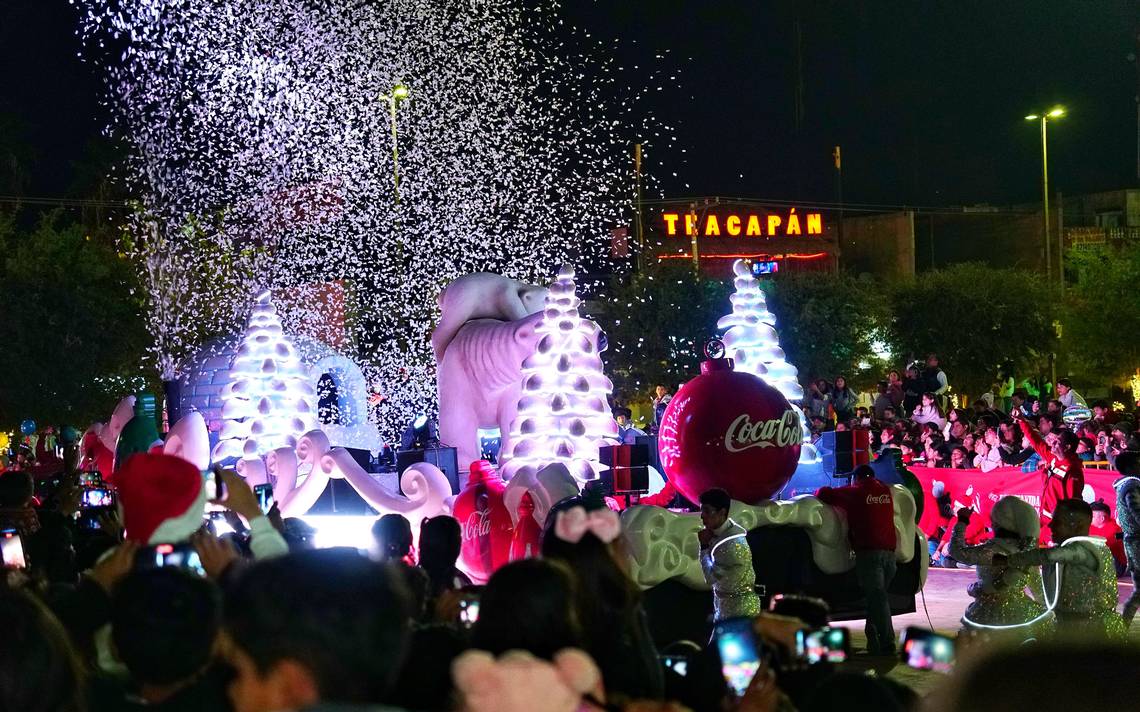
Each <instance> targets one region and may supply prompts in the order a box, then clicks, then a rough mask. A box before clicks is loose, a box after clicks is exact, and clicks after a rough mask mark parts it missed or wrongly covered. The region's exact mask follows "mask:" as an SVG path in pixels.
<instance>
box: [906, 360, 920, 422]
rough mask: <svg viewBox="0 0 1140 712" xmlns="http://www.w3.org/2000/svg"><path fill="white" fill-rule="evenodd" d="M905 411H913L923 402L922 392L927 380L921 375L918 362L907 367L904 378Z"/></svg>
mask: <svg viewBox="0 0 1140 712" xmlns="http://www.w3.org/2000/svg"><path fill="white" fill-rule="evenodd" d="M902 387H903V405H902V407H903V409H902V412H903V413H913V412H914V409H915V408H917V407H918V406H919V404H921V403H922V393H923V391H925V390H926V382H925V381H923V380H922V377H921V376H920V375H919V368H918V366H917V365H916V364H913V363H912V364H911V365H909V366H907V367H906V377H905V378H903V382H902Z"/></svg>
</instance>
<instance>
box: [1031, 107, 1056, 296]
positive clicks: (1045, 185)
mask: <svg viewBox="0 0 1140 712" xmlns="http://www.w3.org/2000/svg"><path fill="white" fill-rule="evenodd" d="M1064 115H1065V108H1064V107H1063V106H1055V107H1053V108H1052V109H1050V110H1048V111H1042V112H1040V113H1037V114H1028V115H1027V116H1026V117H1025V120H1026V121H1039V122H1041V193H1042V195H1041V207H1042V209H1043V210H1042V212H1043V214H1044V216H1045V217H1044V220H1045V275H1046V278H1052V276H1053V260H1052V255H1051V252H1052V249H1051V246H1050V242H1049V130H1048V126H1049V119H1059V118H1061V117H1062V116H1064ZM1064 247H1065V241H1064V238H1063V237H1062V238H1061V245H1060V248H1058V249H1059V250H1063V249H1064ZM1062 259H1064V257H1063V256H1062V255H1061V253H1060V252H1058V253H1057V261H1058V264H1060V261H1061V260H1062ZM1064 279H1065V275H1064V273H1063V272H1062V274H1061V280H1062V289H1063V288H1064V285H1063V282H1064Z"/></svg>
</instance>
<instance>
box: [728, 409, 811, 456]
mask: <svg viewBox="0 0 1140 712" xmlns="http://www.w3.org/2000/svg"><path fill="white" fill-rule="evenodd" d="M800 439H801V431H800V418H799V416H798V415H796V412H795V411H794V410H791V409H790V408H789V409H788V410H785V411H784V415H783V416H782V417H780V418H772V419H771V420H762V421H760V422H757V423H753V422H752V419H751V418H750V417H749V415H748V414H747V413H745V414H743V415H740V416H738V417H737V418H736V420H734V421H732V424H731V425H729V426H728V430H726V431H725V432H724V449H725V450H728V451H729V452H743V451H745V450H748V449H750V448H754V447H760V448H764V447H791V446H793V445H795V444H797V443H799V442H800Z"/></svg>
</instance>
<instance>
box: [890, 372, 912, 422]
mask: <svg viewBox="0 0 1140 712" xmlns="http://www.w3.org/2000/svg"><path fill="white" fill-rule="evenodd" d="M887 397H888V398H890V399H891V405H893V406H894V407H895V412H897V413H909V412H910V411H909V410H903V400H904V399H905V397H906V391H905V389H904V388H903V379H902V376H900V375H899V372H898V371H894V370H892V371H890V372H888V373H887Z"/></svg>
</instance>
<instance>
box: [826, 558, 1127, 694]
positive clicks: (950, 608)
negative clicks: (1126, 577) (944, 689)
mask: <svg viewBox="0 0 1140 712" xmlns="http://www.w3.org/2000/svg"><path fill="white" fill-rule="evenodd" d="M973 580H974V571H973V570H972V569H930V572H929V574H928V575H927V577H926V588H925V589H924V591H923V592H922V594H920V595H919V596H918V597H917V598H916V600H915V607H916V608H917V609H918V610H917V611H916V612H914V613H908V614H906V615H903V616H895V618H894V626H895V632H896V633H901V632H902V631H903V630H904V629H905V628H906V627H907V626H912V625H914V626H921V627H923V628H933V629H934V630H936V631H938V632H939V633H944V634H946V635H950V636H954V635H956V634H957V632H958V629H959V628H960V627H961V624H960V623H959V622H958V619H959V618H960V617H961V615H962V612H963V611H964V610H966V606H967V605H968V604H969V602H970V597H969V596H968V595H966V587H967V586H968V585H969V584H970V582H971V581H973ZM1118 588H1119V591H1120V599H1121V601H1122V602H1123V601H1124V599H1126V598H1128V597H1129V596H1130V595H1132V583H1131V582H1125V581H1123V580H1122V581H1120V582H1119V586H1118ZM924 596H925V599H926V606H925V609H924V607H923V597H924ZM928 612H929V618H928V617H927V613H928ZM863 623H864V622H863V621H862V620H852V621H844V622H842V623H839V624H837V625H842V626H844V627H847V628H850V630H851V642H852V645H853V647H854V648H855V650H860V649H864V648H866V646H867V638H866V636H865V635H864V634H863ZM1129 638H1130V639H1132V640H1133V641H1134V642H1136V641H1140V625H1134V626H1133V627H1132V630H1131V631H1130V634H1129ZM860 657H861V656H858V655H857V656H855V659H854V660H853V661H852V662H851V663H850V667H851V668H852V669H861V670H869V669H872V668H874V669H875V672H876V673H877V674H880V675H887V676H888V677H891V678H894V679H896V680H898V681H899V682H902V683H905V684H907V685H909V686H910V687H913V688H914V689H916V690H918V691H919V692H922V693H926V692H929V691H930V690H931V689H933V688H934V687H936V686H937V685H938V683H939V682H940V681H941V680H942V676H941V675H939V674H937V673H932V672H925V671H922V670H914V669H912V668H909V667H907V666H905V665H901V664H895V663H891V662H885V661H883V662H880V661H876V664H874V665H872V664H871V662H870V661H868V660H866V659H860Z"/></svg>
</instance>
